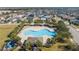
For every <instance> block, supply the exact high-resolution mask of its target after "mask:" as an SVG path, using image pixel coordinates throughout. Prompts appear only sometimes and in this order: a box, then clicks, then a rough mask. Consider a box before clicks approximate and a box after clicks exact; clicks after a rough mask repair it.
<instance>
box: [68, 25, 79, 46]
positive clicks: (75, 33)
mask: <svg viewBox="0 0 79 59" xmlns="http://www.w3.org/2000/svg"><path fill="white" fill-rule="evenodd" d="M68 28H69V31H70V33H71V34H72V36H73V40H74V41H75V43H77V44H78V45H79V31H77V30H76V29H75V28H74V27H72V26H68Z"/></svg>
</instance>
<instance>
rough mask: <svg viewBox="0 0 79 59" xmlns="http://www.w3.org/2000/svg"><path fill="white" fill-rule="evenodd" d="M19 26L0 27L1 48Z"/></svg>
mask: <svg viewBox="0 0 79 59" xmlns="http://www.w3.org/2000/svg"><path fill="white" fill-rule="evenodd" d="M16 26H17V25H11V24H10V25H0V48H2V46H3V44H4V42H5V40H7V39H8V37H7V35H8V34H9V33H10V32H11V31H12V30H13V29H14V28H15V27H16Z"/></svg>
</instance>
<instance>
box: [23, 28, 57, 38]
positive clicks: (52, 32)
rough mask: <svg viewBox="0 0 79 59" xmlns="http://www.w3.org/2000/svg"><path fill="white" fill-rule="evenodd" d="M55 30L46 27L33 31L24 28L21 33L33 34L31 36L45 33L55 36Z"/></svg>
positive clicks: (39, 35) (40, 35)
mask: <svg viewBox="0 0 79 59" xmlns="http://www.w3.org/2000/svg"><path fill="white" fill-rule="evenodd" d="M56 34H57V33H56V32H55V31H49V30H48V29H41V30H38V31H35V30H32V29H31V30H24V31H23V35H25V36H27V35H30V36H33V37H42V36H44V35H47V36H52V37H54V36H56Z"/></svg>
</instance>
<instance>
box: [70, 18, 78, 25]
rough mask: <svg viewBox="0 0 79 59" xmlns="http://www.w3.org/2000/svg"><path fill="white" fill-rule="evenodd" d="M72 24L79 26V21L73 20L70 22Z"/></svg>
mask: <svg viewBox="0 0 79 59" xmlns="http://www.w3.org/2000/svg"><path fill="white" fill-rule="evenodd" d="M70 22H71V23H72V24H77V25H79V19H72V20H70Z"/></svg>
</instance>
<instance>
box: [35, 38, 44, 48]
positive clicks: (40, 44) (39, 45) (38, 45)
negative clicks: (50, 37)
mask: <svg viewBox="0 0 79 59" xmlns="http://www.w3.org/2000/svg"><path fill="white" fill-rule="evenodd" d="M35 44H36V46H37V47H42V46H43V44H42V42H41V41H39V40H37V41H36V42H35Z"/></svg>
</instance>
